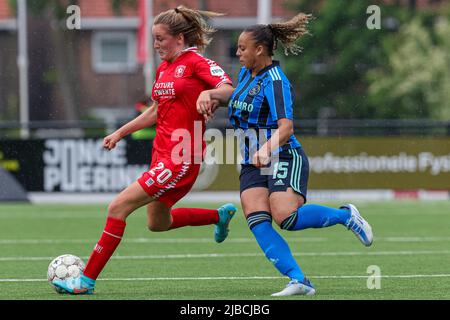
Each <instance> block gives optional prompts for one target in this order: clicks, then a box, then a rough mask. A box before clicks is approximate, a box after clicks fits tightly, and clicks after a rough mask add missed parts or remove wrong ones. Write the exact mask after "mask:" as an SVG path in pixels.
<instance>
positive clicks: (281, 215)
mask: <svg viewBox="0 0 450 320" xmlns="http://www.w3.org/2000/svg"><path fill="white" fill-rule="evenodd" d="M292 211H293V210H286V209H278V210H272V217H273V221H275V223H276V224H277V225H278V226H280V227H282V226H283V222H284V221H285V220H286V219H287V218H289V217H290V216H291V215H292Z"/></svg>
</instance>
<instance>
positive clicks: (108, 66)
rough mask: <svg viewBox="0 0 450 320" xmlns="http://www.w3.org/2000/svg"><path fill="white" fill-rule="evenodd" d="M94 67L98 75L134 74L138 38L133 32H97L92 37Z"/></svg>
mask: <svg viewBox="0 0 450 320" xmlns="http://www.w3.org/2000/svg"><path fill="white" fill-rule="evenodd" d="M92 66H93V69H94V71H95V72H98V73H123V72H129V73H131V72H134V71H135V70H136V67H137V62H136V36H135V34H134V33H133V32H95V33H94V35H93V37H92Z"/></svg>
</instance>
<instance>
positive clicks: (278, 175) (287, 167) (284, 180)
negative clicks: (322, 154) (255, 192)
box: [239, 148, 309, 203]
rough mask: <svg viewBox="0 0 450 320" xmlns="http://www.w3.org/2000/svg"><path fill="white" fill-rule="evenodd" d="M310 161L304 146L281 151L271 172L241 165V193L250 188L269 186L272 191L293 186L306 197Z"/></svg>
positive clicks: (270, 191)
mask: <svg viewBox="0 0 450 320" xmlns="http://www.w3.org/2000/svg"><path fill="white" fill-rule="evenodd" d="M308 177H309V162H308V157H307V156H306V154H305V152H304V151H303V149H302V148H296V149H289V150H285V151H282V152H280V153H279V156H278V161H277V162H275V163H274V164H273V166H272V170H271V171H270V174H268V175H267V174H265V175H263V174H261V169H260V168H256V167H255V166H253V165H251V164H243V165H241V174H240V176H239V181H240V191H241V193H242V192H244V191H245V190H247V189H250V188H261V187H262V188H267V189H268V190H269V195H270V194H271V193H272V192H280V191H286V190H287V189H288V188H292V189H293V190H294V191H295V192H297V193H299V194H301V195H302V196H303V198H305V203H306V193H307V188H308Z"/></svg>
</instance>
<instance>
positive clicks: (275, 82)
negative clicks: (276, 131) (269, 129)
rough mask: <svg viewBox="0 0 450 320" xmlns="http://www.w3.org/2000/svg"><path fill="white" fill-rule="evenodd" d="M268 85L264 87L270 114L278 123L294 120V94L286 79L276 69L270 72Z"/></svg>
mask: <svg viewBox="0 0 450 320" xmlns="http://www.w3.org/2000/svg"><path fill="white" fill-rule="evenodd" d="M269 72H270V76H269V77H268V81H267V84H266V85H265V86H264V95H265V97H266V99H267V102H268V103H269V108H270V114H271V116H272V118H273V119H274V120H275V121H277V120H280V119H283V118H287V119H290V120H293V118H294V112H293V104H294V92H293V89H292V86H291V84H290V82H289V80H287V79H286V78H285V77H283V78H282V77H281V76H280V74H279V72H278V71H277V70H276V69H275V68H274V69H271V70H269Z"/></svg>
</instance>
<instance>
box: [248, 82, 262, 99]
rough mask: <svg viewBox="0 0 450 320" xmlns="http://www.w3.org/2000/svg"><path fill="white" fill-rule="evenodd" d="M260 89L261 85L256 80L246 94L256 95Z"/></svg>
mask: <svg viewBox="0 0 450 320" xmlns="http://www.w3.org/2000/svg"><path fill="white" fill-rule="evenodd" d="M260 91H261V85H260V83H259V82H258V83H257V84H256V85H255V86H254V87H253V88H251V89H250V90H249V91H248V95H249V96H251V97H254V96H256V95H257V94H258V93H259V92H260Z"/></svg>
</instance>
